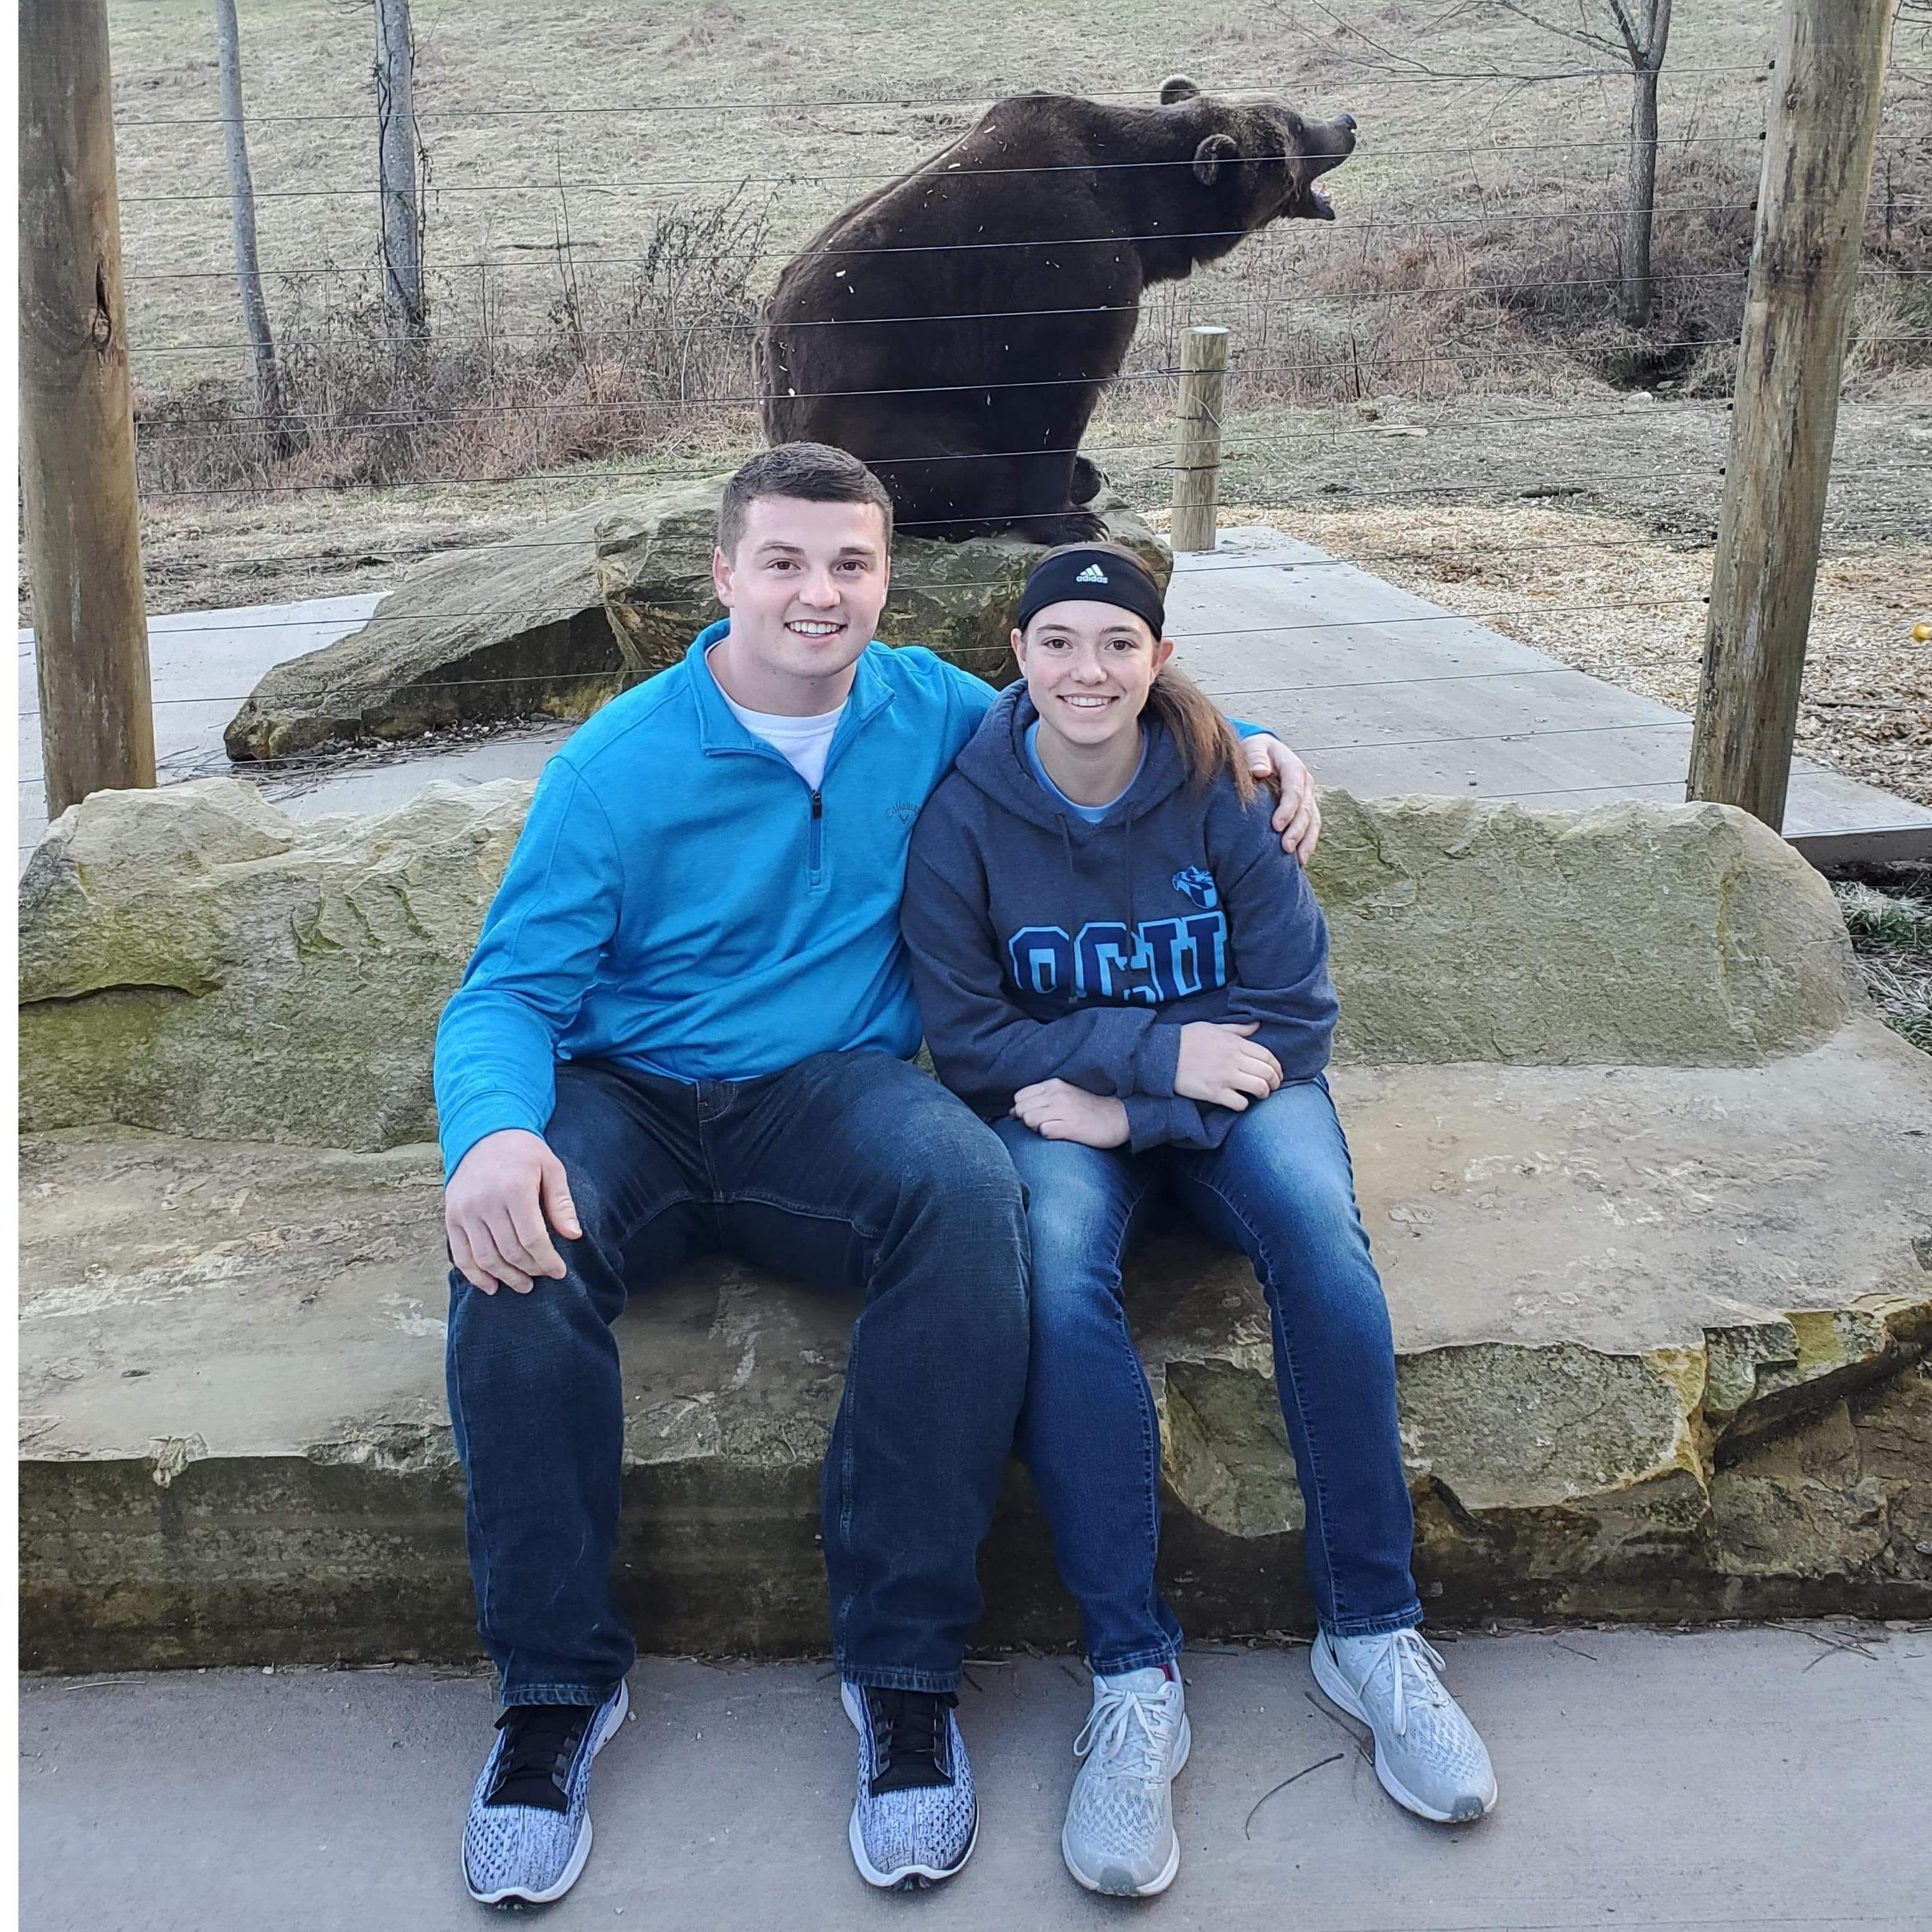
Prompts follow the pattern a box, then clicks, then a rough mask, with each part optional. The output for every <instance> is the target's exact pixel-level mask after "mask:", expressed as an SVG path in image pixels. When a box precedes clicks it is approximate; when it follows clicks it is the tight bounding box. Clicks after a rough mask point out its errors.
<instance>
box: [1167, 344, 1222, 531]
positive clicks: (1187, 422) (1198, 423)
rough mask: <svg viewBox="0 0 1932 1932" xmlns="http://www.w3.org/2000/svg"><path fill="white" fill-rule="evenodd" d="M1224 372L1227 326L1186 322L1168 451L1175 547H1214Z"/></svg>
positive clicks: (1219, 490) (1218, 498)
mask: <svg viewBox="0 0 1932 1932" xmlns="http://www.w3.org/2000/svg"><path fill="white" fill-rule="evenodd" d="M1227 375H1228V332H1227V331H1226V329H1190V330H1189V331H1188V332H1187V335H1185V336H1184V337H1183V338H1181V408H1180V420H1179V428H1178V434H1177V436H1176V437H1175V451H1174V522H1173V527H1172V529H1171V530H1170V532H1169V536H1170V537H1171V538H1172V541H1173V544H1174V547H1175V549H1176V550H1212V549H1213V548H1214V512H1215V508H1216V506H1217V503H1218V502H1219V500H1220V493H1221V393H1222V391H1223V389H1224V388H1225V387H1226V382H1227Z"/></svg>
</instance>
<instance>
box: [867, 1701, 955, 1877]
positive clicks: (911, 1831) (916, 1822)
mask: <svg viewBox="0 0 1932 1932" xmlns="http://www.w3.org/2000/svg"><path fill="white" fill-rule="evenodd" d="M838 1695H839V1700H840V1701H841V1703H843V1704H844V1706H845V1715H846V1716H847V1717H848V1718H850V1719H851V1720H852V1725H853V1729H854V1730H856V1731H857V1733H859V1790H858V1795H857V1796H856V1799H854V1800H853V1805H852V1821H851V1823H850V1826H848V1827H847V1832H846V1836H847V1839H848V1841H850V1844H851V1846H852V1861H853V1864H856V1866H857V1867H859V1876H860V1877H861V1878H862V1879H864V1880H865V1882H866V1883H867V1884H868V1885H879V1886H882V1887H883V1888H886V1890H888V1891H924V1890H925V1889H926V1888H927V1887H928V1886H929V1885H937V1884H938V1882H939V1881H940V1880H941V1879H947V1878H950V1877H951V1876H953V1873H955V1872H956V1871H957V1870H959V1867H961V1866H962V1865H963V1864H965V1862H966V1861H967V1859H968V1858H970V1857H971V1855H972V1852H973V1847H974V1845H975V1844H976V1843H978V1841H979V1837H980V1806H979V1801H978V1800H977V1798H976V1797H975V1796H974V1791H973V1767H972V1766H971V1763H969V1762H968V1760H967V1757H966V1741H965V1739H963V1738H962V1737H961V1736H960V1735H959V1723H958V1721H956V1719H955V1718H954V1717H953V1705H954V1703H956V1700H955V1699H954V1698H953V1697H951V1696H950V1695H948V1696H937V1695H935V1694H933V1693H932V1692H930V1691H880V1690H874V1689H868V1688H865V1687H864V1686H862V1685H857V1684H852V1683H844V1684H841V1685H840V1687H839V1692H838Z"/></svg>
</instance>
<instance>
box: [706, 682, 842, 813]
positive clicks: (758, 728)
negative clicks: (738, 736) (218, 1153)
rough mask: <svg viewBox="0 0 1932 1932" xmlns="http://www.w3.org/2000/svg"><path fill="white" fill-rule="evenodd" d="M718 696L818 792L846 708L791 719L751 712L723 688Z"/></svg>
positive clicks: (750, 730) (756, 736) (768, 713)
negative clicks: (809, 716) (833, 736)
mask: <svg viewBox="0 0 1932 1932" xmlns="http://www.w3.org/2000/svg"><path fill="white" fill-rule="evenodd" d="M718 696H719V697H722V698H723V699H724V702H725V703H727V704H728V705H730V707H731V715H732V716H733V717H734V718H736V719H737V721H738V722H739V724H742V725H743V726H744V727H745V730H747V731H748V732H750V733H751V736H753V737H754V738H762V739H763V740H764V741H765V742H766V744H768V745H770V746H771V748H772V750H773V751H777V752H779V753H780V754H782V755H783V756H784V757H785V758H786V759H787V760H788V761H789V762H790V765H791V768H792V769H793V771H795V772H797V774H798V775H799V777H800V778H802V779H804V781H805V783H806V784H808V785H809V786H811V788H812V790H814V791H816V790H817V789H818V787H819V785H820V782H821V781H823V778H824V776H825V754H826V752H827V751H829V750H830V749H831V748H832V733H833V732H835V730H838V721H839V719H840V718H842V717H844V715H845V707H844V705H842V704H841V705H840V706H839V707H838V709H837V710H836V711H826V712H821V713H820V715H818V716H817V717H816V718H787V717H785V716H784V715H782V714H781V713H780V712H775V711H747V710H746V709H745V707H744V706H742V704H740V703H738V702H737V700H736V699H735V698H733V697H731V696H730V694H729V693H728V692H727V691H725V690H724V688H723V687H722V686H720V687H719V688H718Z"/></svg>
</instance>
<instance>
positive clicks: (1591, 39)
mask: <svg viewBox="0 0 1932 1932" xmlns="http://www.w3.org/2000/svg"><path fill="white" fill-rule="evenodd" d="M1575 4H1576V9H1577V17H1576V19H1575V20H1574V21H1569V20H1564V19H1562V18H1561V17H1552V16H1551V15H1550V14H1549V13H1546V12H1544V10H1541V8H1540V7H1530V6H1526V5H1523V0H1496V5H1498V6H1499V7H1502V10H1504V11H1505V13H1514V15H1515V16H1516V17H1517V19H1518V20H1524V21H1526V22H1528V23H1529V25H1530V26H1532V27H1540V28H1542V30H1543V31H1544V32H1545V33H1547V34H1556V35H1557V36H1558V37H1559V38H1561V39H1563V40H1572V41H1574V42H1575V43H1577V45H1578V46H1585V47H1589V48H1592V49H1594V50H1595V52H1598V53H1607V54H1610V55H1613V57H1614V56H1616V55H1621V56H1622V58H1624V59H1625V61H1627V62H1628V63H1629V65H1630V71H1631V138H1630V155H1629V183H1628V190H1627V191H1626V193H1625V196H1624V246H1623V276H1622V285H1621V287H1620V288H1619V291H1618V302H1617V308H1618V313H1619V314H1620V315H1621V316H1622V319H1623V320H1624V321H1625V323H1627V324H1628V326H1630V327H1631V328H1632V329H1643V328H1645V327H1646V326H1648V325H1649V321H1650V304H1651V279H1650V231H1651V226H1652V220H1653V219H1654V217H1655V210H1656V207H1657V82H1658V75H1659V74H1661V73H1662V72H1663V71H1664V49H1665V48H1666V47H1667V46H1668V45H1669V44H1670V0H1575ZM1606 14H1607V15H1608V16H1609V20H1610V26H1612V27H1613V28H1615V31H1614V33H1612V32H1611V31H1607V28H1605V26H1604V25H1603V24H1602V23H1603V20H1604V16H1605V15H1606Z"/></svg>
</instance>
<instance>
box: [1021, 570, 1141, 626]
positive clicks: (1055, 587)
mask: <svg viewBox="0 0 1932 1932" xmlns="http://www.w3.org/2000/svg"><path fill="white" fill-rule="evenodd" d="M1049 604H1118V606H1119V607H1121V609H1122V610H1130V611H1132V612H1133V614H1134V615H1135V616H1136V617H1141V618H1145V619H1146V621H1147V622H1148V625H1150V626H1151V628H1152V629H1153V631H1154V635H1155V636H1156V637H1160V636H1161V635H1162V634H1163V633H1164V631H1166V628H1167V607H1166V605H1165V604H1163V602H1162V601H1161V595H1160V586H1159V585H1157V583H1155V582H1154V579H1153V578H1152V577H1150V576H1149V575H1148V573H1147V571H1146V570H1145V568H1143V567H1142V565H1140V564H1139V563H1130V562H1129V561H1128V560H1127V559H1126V558H1125V557H1124V556H1120V555H1119V554H1118V553H1116V552H1115V551H1113V550H1068V551H1067V552H1066V553H1065V554H1064V555H1063V556H1049V557H1046V558H1045V559H1043V560H1042V561H1041V562H1039V563H1037V564H1036V565H1034V570H1033V574H1032V575H1031V577H1028V579H1027V580H1026V588H1025V589H1024V590H1023V591H1022V592H1020V603H1019V610H1016V612H1015V613H1013V622H1014V624H1015V625H1016V627H1017V628H1019V629H1020V630H1022V631H1024V630H1025V628H1026V627H1027V626H1028V625H1029V624H1030V623H1031V622H1033V620H1034V618H1036V617H1037V616H1039V615H1040V613H1041V612H1042V611H1043V610H1045V609H1046V607H1047V606H1048V605H1049Z"/></svg>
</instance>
